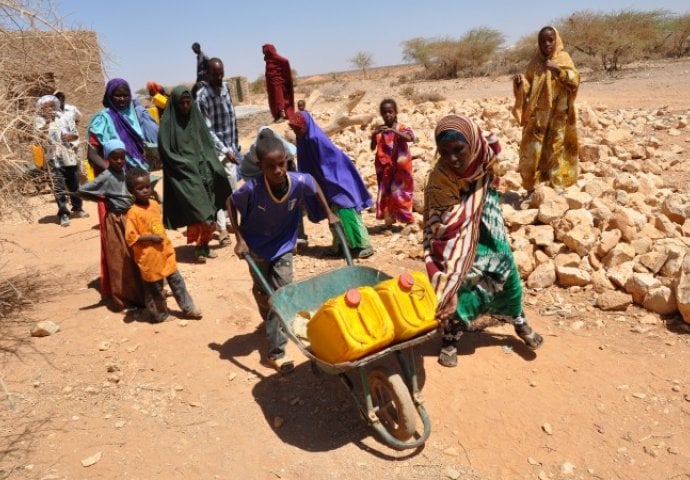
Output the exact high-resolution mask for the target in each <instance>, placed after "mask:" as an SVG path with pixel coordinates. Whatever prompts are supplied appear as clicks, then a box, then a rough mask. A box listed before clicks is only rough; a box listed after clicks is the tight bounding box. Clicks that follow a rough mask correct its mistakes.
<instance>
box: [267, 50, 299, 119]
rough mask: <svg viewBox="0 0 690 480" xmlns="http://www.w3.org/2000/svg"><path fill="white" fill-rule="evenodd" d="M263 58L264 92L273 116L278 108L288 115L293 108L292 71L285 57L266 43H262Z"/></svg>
mask: <svg viewBox="0 0 690 480" xmlns="http://www.w3.org/2000/svg"><path fill="white" fill-rule="evenodd" d="M261 48H262V51H263V52H264V60H265V61H266V72H265V74H266V93H267V94H268V104H269V107H270V109H271V114H272V115H273V118H277V117H278V116H279V114H280V110H285V112H286V113H287V114H288V115H289V114H290V113H292V112H293V111H294V110H295V96H294V86H293V83H292V71H291V69H290V62H289V61H288V59H287V58H285V57H282V56H280V55H278V52H277V51H276V47H274V46H273V45H271V44H270V43H267V44H265V45H263V46H262V47H261Z"/></svg>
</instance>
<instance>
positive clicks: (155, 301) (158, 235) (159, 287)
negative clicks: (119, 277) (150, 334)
mask: <svg viewBox="0 0 690 480" xmlns="http://www.w3.org/2000/svg"><path fill="white" fill-rule="evenodd" d="M127 188H128V189H129V192H130V193H131V194H132V195H133V196H134V205H132V208H130V209H129V212H128V213H127V227H126V230H125V238H126V240H127V245H129V246H130V247H131V248H132V251H133V255H134V261H135V262H136V264H137V265H138V266H139V271H140V272H141V277H142V279H143V280H144V302H145V304H146V310H148V312H149V314H150V315H151V319H152V320H153V321H154V322H164V321H165V320H167V318H168V317H169V315H170V314H169V313H168V307H167V305H166V301H165V292H164V286H163V280H167V282H168V285H170V289H171V290H172V293H173V296H174V297H175V300H177V304H178V305H179V306H180V308H181V309H182V313H183V314H184V315H185V316H186V317H187V318H201V311H199V310H198V309H197V308H196V307H195V306H194V301H193V300H192V297H191V296H190V295H189V292H188V291H187V287H186V285H185V283H184V279H183V278H182V275H180V272H179V271H178V270H177V262H176V261H175V250H173V246H172V243H171V242H170V240H169V239H168V237H167V235H166V234H165V228H163V213H162V212H161V206H160V205H159V204H158V202H156V201H155V200H153V199H151V194H152V189H151V179H150V177H149V173H148V172H147V171H146V170H143V169H141V168H138V167H135V168H132V169H129V170H128V171H127Z"/></svg>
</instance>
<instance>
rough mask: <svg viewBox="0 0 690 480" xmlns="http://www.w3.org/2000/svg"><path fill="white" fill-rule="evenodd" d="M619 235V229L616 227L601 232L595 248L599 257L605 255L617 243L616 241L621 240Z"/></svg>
mask: <svg viewBox="0 0 690 480" xmlns="http://www.w3.org/2000/svg"><path fill="white" fill-rule="evenodd" d="M621 236H622V234H621V231H620V230H618V229H617V228H614V229H613V230H607V231H605V232H601V236H600V237H599V243H598V244H597V249H596V254H597V255H598V256H599V258H602V257H604V256H606V254H607V253H609V252H610V251H611V250H612V249H613V247H615V246H616V245H618V243H619V242H620V241H621Z"/></svg>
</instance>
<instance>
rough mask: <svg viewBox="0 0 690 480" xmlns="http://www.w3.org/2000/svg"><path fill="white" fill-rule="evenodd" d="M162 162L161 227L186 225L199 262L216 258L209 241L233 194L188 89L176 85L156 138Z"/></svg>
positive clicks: (172, 227) (188, 239) (188, 240)
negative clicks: (217, 216) (218, 212)
mask: <svg viewBox="0 0 690 480" xmlns="http://www.w3.org/2000/svg"><path fill="white" fill-rule="evenodd" d="M158 149H159V151H160V156H161V161H162V163H163V196H164V198H165V201H164V202H163V219H164V223H165V227H166V228H168V229H176V228H180V227H187V243H196V248H195V254H196V258H197V261H198V262H199V263H206V259H207V258H214V257H216V256H217V255H216V253H215V252H212V251H211V249H210V247H209V242H210V241H211V238H212V237H213V232H214V231H215V230H216V223H215V219H216V212H217V211H218V210H221V209H223V208H225V200H226V199H227V198H228V196H229V195H230V193H232V190H231V189H230V184H229V183H228V179H227V176H226V174H225V170H224V169H223V166H222V165H221V163H220V162H219V161H218V157H217V156H216V153H215V150H214V147H213V140H212V139H211V135H210V134H209V131H208V128H207V127H206V124H205V123H204V119H203V117H202V116H201V112H200V111H199V109H198V108H197V106H196V102H195V101H194V100H193V99H192V94H191V92H190V91H189V89H188V88H187V87H185V86H183V85H181V86H178V87H175V88H174V89H173V91H172V93H171V96H170V102H169V105H168V107H167V108H166V109H165V110H164V112H163V117H162V118H161V125H160V130H159V136H158Z"/></svg>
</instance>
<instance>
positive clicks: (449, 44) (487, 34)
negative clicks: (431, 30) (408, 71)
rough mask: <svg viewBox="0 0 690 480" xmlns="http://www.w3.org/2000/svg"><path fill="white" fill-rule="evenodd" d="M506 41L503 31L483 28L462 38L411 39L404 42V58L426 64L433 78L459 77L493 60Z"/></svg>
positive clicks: (473, 30) (476, 29)
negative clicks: (462, 72)
mask: <svg viewBox="0 0 690 480" xmlns="http://www.w3.org/2000/svg"><path fill="white" fill-rule="evenodd" d="M503 42H504V37H503V34H502V33H501V32H499V31H497V30H494V29H491V28H487V27H480V28H475V29H472V30H470V31H468V32H467V33H465V34H464V35H463V36H462V37H460V38H459V39H453V38H448V37H445V38H436V39H425V38H413V39H410V40H407V41H406V42H403V43H402V46H403V58H405V59H408V60H412V61H416V62H419V63H423V65H424V67H425V68H426V69H427V71H428V76H430V77H432V78H456V77H457V76H458V73H459V72H460V71H465V72H467V73H472V72H473V71H474V70H476V69H478V68H479V67H481V66H483V65H484V64H486V63H487V62H488V61H490V60H492V59H493V58H494V57H495V56H496V53H497V51H498V49H499V47H500V46H501V45H502V44H503Z"/></svg>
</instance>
